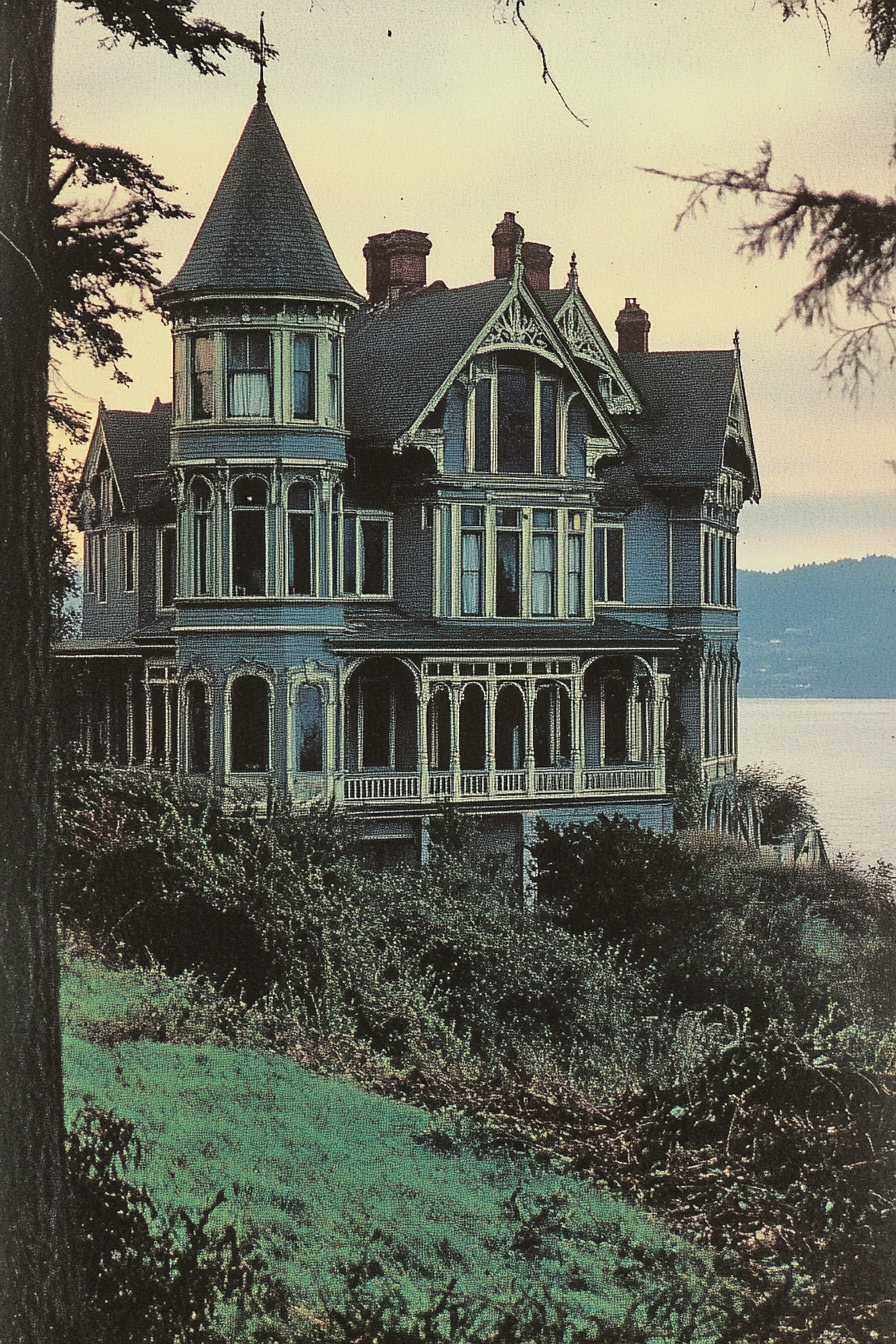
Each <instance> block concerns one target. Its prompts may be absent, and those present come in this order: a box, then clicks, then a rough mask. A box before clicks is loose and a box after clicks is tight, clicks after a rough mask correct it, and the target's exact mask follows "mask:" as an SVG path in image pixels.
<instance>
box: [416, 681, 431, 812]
mask: <svg viewBox="0 0 896 1344" xmlns="http://www.w3.org/2000/svg"><path fill="white" fill-rule="evenodd" d="M428 712H429V682H428V681H423V680H422V679H421V682H420V697H419V699H418V701H417V773H418V775H419V777H420V797H421V798H428V797H429V741H428V737H427V732H426V727H427V718H428Z"/></svg>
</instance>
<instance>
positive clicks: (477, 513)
mask: <svg viewBox="0 0 896 1344" xmlns="http://www.w3.org/2000/svg"><path fill="white" fill-rule="evenodd" d="M460 551H461V576H460V609H461V613H462V614H463V615H464V616H481V615H482V612H483V577H484V560H485V529H484V517H483V510H482V509H478V508H464V509H461V534H460Z"/></svg>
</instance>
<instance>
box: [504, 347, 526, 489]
mask: <svg viewBox="0 0 896 1344" xmlns="http://www.w3.org/2000/svg"><path fill="white" fill-rule="evenodd" d="M534 470H535V424H534V405H533V367H532V361H531V360H522V359H521V360H518V361H513V362H510V361H506V362H503V361H502V362H501V363H499V365H498V471H500V472H509V473H513V474H531V473H532V472H533V471H534Z"/></svg>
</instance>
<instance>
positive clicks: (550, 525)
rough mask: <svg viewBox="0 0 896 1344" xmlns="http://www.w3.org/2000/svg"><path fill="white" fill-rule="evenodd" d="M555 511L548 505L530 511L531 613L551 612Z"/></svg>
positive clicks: (555, 570) (555, 573) (553, 576)
mask: <svg viewBox="0 0 896 1344" xmlns="http://www.w3.org/2000/svg"><path fill="white" fill-rule="evenodd" d="M556 576H557V536H556V515H555V514H554V513H553V512H552V511H550V510H548V509H534V510H533V512H532V615H533V616H553V615H554V612H555V610H556V600H557V599H556V589H557V585H556Z"/></svg>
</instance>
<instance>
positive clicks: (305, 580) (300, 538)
mask: <svg viewBox="0 0 896 1344" xmlns="http://www.w3.org/2000/svg"><path fill="white" fill-rule="evenodd" d="M286 509H287V521H288V532H289V571H288V580H289V592H290V594H291V595H293V596H296V595H309V594H310V593H311V592H312V589H313V582H312V575H313V569H312V523H313V518H314V514H313V510H312V494H311V487H310V485H308V484H307V482H305V481H297V482H296V483H295V484H294V485H291V486H290V487H289V494H288V495H287V500H286Z"/></svg>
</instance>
